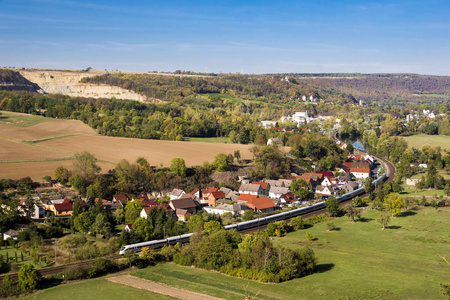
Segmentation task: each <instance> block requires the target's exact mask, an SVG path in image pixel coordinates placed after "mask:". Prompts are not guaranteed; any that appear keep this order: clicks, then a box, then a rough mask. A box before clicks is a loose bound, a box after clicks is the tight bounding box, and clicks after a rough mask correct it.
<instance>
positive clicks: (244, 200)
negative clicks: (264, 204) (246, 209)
mask: <svg viewBox="0 0 450 300" xmlns="http://www.w3.org/2000/svg"><path fill="white" fill-rule="evenodd" d="M256 198H258V195H252V194H240V195H239V198H238V203H242V204H246V203H247V202H249V201H252V200H253V199H256Z"/></svg>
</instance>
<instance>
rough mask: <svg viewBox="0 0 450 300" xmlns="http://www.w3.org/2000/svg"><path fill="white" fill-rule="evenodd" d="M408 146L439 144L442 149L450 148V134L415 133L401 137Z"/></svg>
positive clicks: (418, 147) (420, 146) (419, 146)
mask: <svg viewBox="0 0 450 300" xmlns="http://www.w3.org/2000/svg"><path fill="white" fill-rule="evenodd" d="M403 138H404V139H405V140H406V142H407V143H408V146H409V147H411V148H412V147H414V148H417V149H422V147H423V146H425V145H431V146H440V147H441V148H442V150H444V149H445V148H450V136H448V135H427V134H417V135H411V136H406V137H403Z"/></svg>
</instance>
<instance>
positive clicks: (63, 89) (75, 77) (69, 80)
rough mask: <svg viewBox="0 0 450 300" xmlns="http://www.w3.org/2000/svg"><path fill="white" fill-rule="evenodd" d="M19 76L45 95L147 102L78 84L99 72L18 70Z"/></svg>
mask: <svg viewBox="0 0 450 300" xmlns="http://www.w3.org/2000/svg"><path fill="white" fill-rule="evenodd" d="M19 72H20V75H21V76H23V77H24V78H26V79H27V80H28V81H30V82H32V83H35V84H36V85H38V86H39V87H40V88H41V89H42V90H43V91H44V92H45V93H48V94H63V95H69V96H72V97H87V98H113V97H114V98H116V99H124V100H136V101H141V102H148V100H147V99H146V97H145V96H142V95H139V94H137V93H135V92H133V91H129V90H126V89H123V88H119V87H114V86H109V85H96V84H86V83H79V81H80V80H81V78H83V77H91V76H96V75H99V74H101V73H99V71H91V72H88V73H87V72H80V71H58V70H19Z"/></svg>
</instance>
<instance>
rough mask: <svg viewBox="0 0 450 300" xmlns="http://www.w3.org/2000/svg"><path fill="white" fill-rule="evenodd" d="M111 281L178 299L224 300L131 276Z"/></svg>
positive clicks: (111, 279)
mask: <svg viewBox="0 0 450 300" xmlns="http://www.w3.org/2000/svg"><path fill="white" fill-rule="evenodd" d="M108 280H109V281H111V282H114V283H119V284H123V285H127V286H131V287H134V288H138V289H142V290H147V291H151V292H154V293H158V294H163V295H167V296H170V297H175V298H178V299H185V300H223V299H222V298H217V297H213V296H209V295H205V294H200V293H196V292H192V291H189V290H186V289H181V288H176V287H173V286H170V285H166V284H163V283H158V282H154V281H150V280H146V279H142V278H138V277H134V276H131V275H121V276H116V277H111V278H108Z"/></svg>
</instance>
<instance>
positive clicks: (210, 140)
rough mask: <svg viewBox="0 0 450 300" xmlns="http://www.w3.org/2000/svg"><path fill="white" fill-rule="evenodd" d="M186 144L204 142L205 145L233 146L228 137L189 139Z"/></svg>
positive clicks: (186, 139)
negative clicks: (220, 144)
mask: <svg viewBox="0 0 450 300" xmlns="http://www.w3.org/2000/svg"><path fill="white" fill-rule="evenodd" d="M185 141H186V142H204V143H222V144H232V143H231V141H230V139H229V138H227V137H211V138H198V137H187V138H185Z"/></svg>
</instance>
